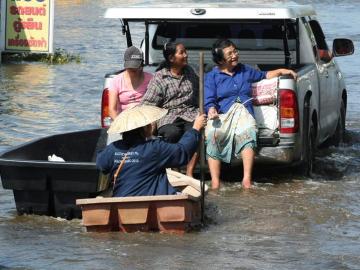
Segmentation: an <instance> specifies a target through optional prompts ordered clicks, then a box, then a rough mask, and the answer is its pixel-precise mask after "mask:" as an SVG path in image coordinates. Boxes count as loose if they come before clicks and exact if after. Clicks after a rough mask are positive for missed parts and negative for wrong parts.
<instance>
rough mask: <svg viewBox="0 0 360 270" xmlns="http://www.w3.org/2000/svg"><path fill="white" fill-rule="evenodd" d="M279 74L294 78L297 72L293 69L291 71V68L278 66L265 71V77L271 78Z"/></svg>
mask: <svg viewBox="0 0 360 270" xmlns="http://www.w3.org/2000/svg"><path fill="white" fill-rule="evenodd" d="M281 75H291V76H292V77H293V78H294V79H296V78H297V74H296V72H295V71H293V70H291V69H286V68H279V69H275V70H270V71H268V72H267V73H266V79H272V78H275V77H279V76H281Z"/></svg>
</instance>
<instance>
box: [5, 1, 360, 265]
mask: <svg viewBox="0 0 360 270" xmlns="http://www.w3.org/2000/svg"><path fill="white" fill-rule="evenodd" d="M55 2H56V3H55V4H56V7H55V14H56V17H55V41H54V47H55V48H62V49H66V50H67V51H70V52H72V53H75V54H80V55H81V57H82V61H81V63H80V64H75V63H73V64H66V65H47V64H42V63H3V64H2V65H0V80H1V83H0V151H3V150H6V149H8V148H9V147H11V146H15V145H18V144H20V143H24V142H27V141H29V140H31V139H34V138H38V137H41V136H46V135H50V134H55V133H61V132H67V131H73V130H74V131H75V130H83V129H89V128H96V127H98V126H99V124H100V122H99V120H100V116H99V111H100V98H101V91H102V84H103V76H104V74H105V73H107V72H110V71H114V70H117V69H119V68H120V67H121V66H122V64H121V58H122V54H123V51H124V48H125V38H124V37H123V36H122V35H121V29H120V23H119V21H117V20H105V19H103V18H102V16H103V13H104V11H105V8H106V7H114V6H119V4H118V2H119V1H115V0H104V1H86V0H79V1H70V0H67V1H61V0H56V1H55ZM128 2H131V3H138V2H141V3H144V4H148V5H151V4H152V3H154V2H155V1H154V2H152V1H128ZM198 2H203V1H198ZM261 2H264V1H261ZM268 2H270V1H268ZM297 2H298V3H310V1H297ZM312 2H313V5H314V6H315V8H316V10H317V12H318V18H319V21H320V22H321V23H322V26H323V29H324V32H325V33H326V36H327V39H328V42H329V43H330V42H331V41H332V39H333V38H335V37H348V38H350V39H352V40H353V41H354V44H355V54H354V55H353V56H350V57H343V58H339V59H338V63H339V64H340V66H341V68H342V71H343V73H344V76H345V79H346V83H347V89H348V111H347V119H346V128H347V131H348V141H347V142H346V143H345V144H343V145H341V146H340V147H337V148H335V147H330V148H329V149H323V150H321V151H320V152H319V154H318V156H317V158H316V164H315V165H316V168H315V170H316V174H315V176H314V178H313V179H307V178H304V177H300V176H294V175H293V174H292V173H291V172H289V171H284V172H280V174H279V172H277V173H275V172H272V173H269V174H265V175H261V176H258V177H257V178H255V181H256V188H255V189H253V190H251V191H250V192H244V191H243V190H241V188H240V183H239V182H238V181H235V182H229V183H226V185H225V188H224V189H223V190H222V191H221V192H220V196H214V195H209V196H208V197H207V205H206V215H207V225H206V226H205V227H204V228H203V229H201V230H200V231H196V232H192V233H189V234H185V235H184V236H177V235H165V234H159V233H134V234H121V233H103V234H95V233H86V232H85V230H84V228H83V227H82V226H81V221H80V220H72V221H66V220H63V219H56V218H51V217H44V216H31V215H29V216H18V215H17V213H16V208H15V203H14V199H13V194H12V191H11V190H4V189H3V188H2V187H0V269H220V268H221V269H360V257H359V256H360V169H359V166H360V118H359V114H360V97H359V94H360V86H359V82H360V59H359V51H360V34H359V30H360V23H359V17H360V2H359V1H357V0H351V1H350V0H345V1H332V0H328V1H312ZM156 3H159V1H156ZM164 3H172V2H170V1H169V2H166V1H164ZM133 32H134V31H133ZM134 35H135V38H137V39H138V40H139V41H140V37H139V35H138V34H137V31H135V33H134ZM135 45H139V44H135ZM255 170H256V169H255ZM233 180H240V179H233Z"/></svg>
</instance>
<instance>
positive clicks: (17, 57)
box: [3, 48, 81, 64]
mask: <svg viewBox="0 0 360 270" xmlns="http://www.w3.org/2000/svg"><path fill="white" fill-rule="evenodd" d="M3 61H28V62H43V63H48V64H67V63H70V62H75V63H80V62H81V57H80V55H78V54H77V55H75V54H71V53H69V52H67V51H66V50H64V49H60V48H56V49H55V52H54V53H50V54H44V53H11V54H5V55H3Z"/></svg>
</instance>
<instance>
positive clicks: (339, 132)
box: [331, 101, 346, 146]
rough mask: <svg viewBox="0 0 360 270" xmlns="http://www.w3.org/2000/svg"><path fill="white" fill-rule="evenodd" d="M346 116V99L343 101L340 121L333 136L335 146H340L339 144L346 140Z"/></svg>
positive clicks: (332, 142)
mask: <svg viewBox="0 0 360 270" xmlns="http://www.w3.org/2000/svg"><path fill="white" fill-rule="evenodd" d="M345 116H346V111H345V105H344V101H341V105H340V115H339V119H338V123H337V126H336V130H335V133H334V134H333V136H332V137H331V144H333V145H335V146H339V144H340V143H342V142H343V141H344V136H345Z"/></svg>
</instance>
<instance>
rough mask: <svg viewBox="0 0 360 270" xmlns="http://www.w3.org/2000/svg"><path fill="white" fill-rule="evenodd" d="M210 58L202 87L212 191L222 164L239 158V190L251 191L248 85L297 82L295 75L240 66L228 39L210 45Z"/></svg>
mask: <svg viewBox="0 0 360 270" xmlns="http://www.w3.org/2000/svg"><path fill="white" fill-rule="evenodd" d="M212 56H213V61H214V62H215V63H216V66H215V67H214V68H213V69H212V70H211V71H210V72H208V73H207V74H206V76H205V84H204V85H205V93H204V96H205V102H204V105H205V110H206V112H207V114H208V119H209V123H208V126H207V131H206V144H207V145H206V153H207V159H208V164H209V170H210V174H211V185H212V189H218V188H219V187H220V170H221V162H222V161H223V162H228V163H229V162H230V160H231V158H232V157H234V156H235V157H236V158H240V157H241V158H242V160H243V167H244V172H243V180H242V186H243V187H244V188H250V187H251V180H252V179H251V178H252V167H253V162H254V157H255V152H254V148H255V147H256V123H255V119H254V110H253V107H252V98H251V84H252V83H253V82H257V81H260V80H262V79H265V78H266V79H271V78H274V77H277V76H280V75H291V76H293V77H294V78H296V76H297V74H296V73H295V72H294V71H292V70H289V69H277V70H272V71H267V72H264V71H258V70H256V69H254V68H252V67H250V66H248V65H244V64H241V63H239V52H238V51H237V49H236V46H235V44H234V43H233V42H232V41H230V40H227V39H221V40H217V41H216V42H215V43H214V44H213V48H212ZM210 120H211V121H210Z"/></svg>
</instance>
